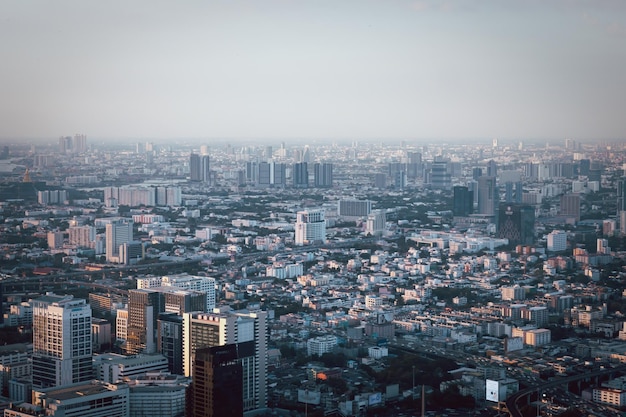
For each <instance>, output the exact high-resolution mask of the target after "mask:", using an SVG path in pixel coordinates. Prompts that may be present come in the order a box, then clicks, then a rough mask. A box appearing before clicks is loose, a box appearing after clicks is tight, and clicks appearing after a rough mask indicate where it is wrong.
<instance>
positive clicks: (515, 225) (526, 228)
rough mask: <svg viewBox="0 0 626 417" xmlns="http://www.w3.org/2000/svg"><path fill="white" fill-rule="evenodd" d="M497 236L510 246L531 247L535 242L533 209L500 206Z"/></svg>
mask: <svg viewBox="0 0 626 417" xmlns="http://www.w3.org/2000/svg"><path fill="white" fill-rule="evenodd" d="M497 230H498V231H497V235H498V238H500V239H508V240H509V244H510V245H532V244H533V243H534V242H535V209H534V208H533V207H532V206H526V205H521V204H506V203H503V204H500V210H499V214H498V229H497Z"/></svg>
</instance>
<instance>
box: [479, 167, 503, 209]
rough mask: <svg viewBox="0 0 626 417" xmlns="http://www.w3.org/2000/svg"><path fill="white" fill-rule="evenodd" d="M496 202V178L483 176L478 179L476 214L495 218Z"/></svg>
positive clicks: (497, 196) (497, 197) (497, 198)
mask: <svg viewBox="0 0 626 417" xmlns="http://www.w3.org/2000/svg"><path fill="white" fill-rule="evenodd" d="M498 200H499V195H498V188H497V187H496V178H495V177H485V176H483V177H480V178H478V214H485V215H488V216H495V215H496V210H497V207H498V202H499V201H498Z"/></svg>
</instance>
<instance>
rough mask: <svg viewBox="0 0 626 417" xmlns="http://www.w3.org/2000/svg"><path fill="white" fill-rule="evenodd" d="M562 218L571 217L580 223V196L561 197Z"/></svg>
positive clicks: (565, 195)
mask: <svg viewBox="0 0 626 417" xmlns="http://www.w3.org/2000/svg"><path fill="white" fill-rule="evenodd" d="M561 216H565V217H571V218H572V219H574V221H576V222H578V221H580V194H574V193H572V194H563V195H562V196H561Z"/></svg>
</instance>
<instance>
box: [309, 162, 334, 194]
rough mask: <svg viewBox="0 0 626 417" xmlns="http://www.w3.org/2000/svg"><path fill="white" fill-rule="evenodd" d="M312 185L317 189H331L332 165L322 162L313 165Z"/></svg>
mask: <svg viewBox="0 0 626 417" xmlns="http://www.w3.org/2000/svg"><path fill="white" fill-rule="evenodd" d="M313 174H314V177H313V178H314V180H313V182H314V184H315V187H317V188H331V187H332V186H333V164H332V163H328V162H324V163H316V164H315V165H313Z"/></svg>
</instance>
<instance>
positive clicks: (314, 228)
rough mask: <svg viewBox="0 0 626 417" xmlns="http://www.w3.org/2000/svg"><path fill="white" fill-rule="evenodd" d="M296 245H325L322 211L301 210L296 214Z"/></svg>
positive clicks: (324, 221)
mask: <svg viewBox="0 0 626 417" xmlns="http://www.w3.org/2000/svg"><path fill="white" fill-rule="evenodd" d="M295 243H296V245H299V246H302V245H310V244H312V243H326V220H325V219H324V210H303V211H299V212H298V213H297V214H296V224H295Z"/></svg>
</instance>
